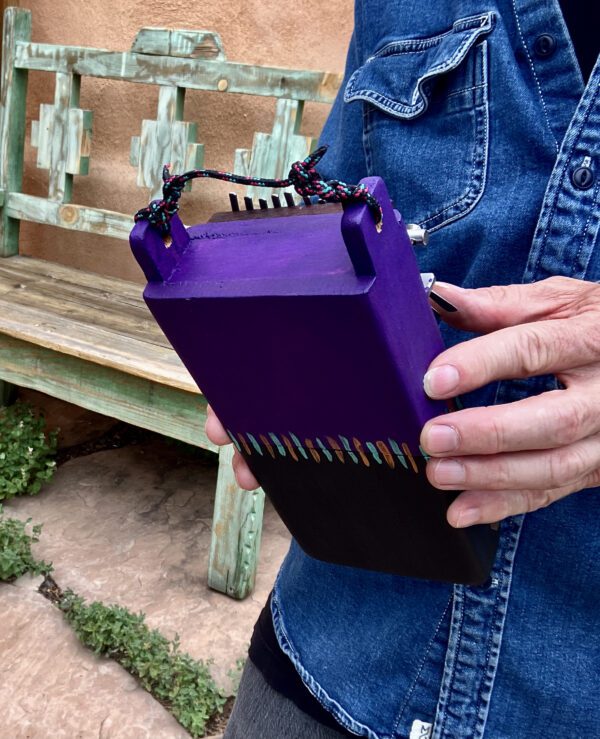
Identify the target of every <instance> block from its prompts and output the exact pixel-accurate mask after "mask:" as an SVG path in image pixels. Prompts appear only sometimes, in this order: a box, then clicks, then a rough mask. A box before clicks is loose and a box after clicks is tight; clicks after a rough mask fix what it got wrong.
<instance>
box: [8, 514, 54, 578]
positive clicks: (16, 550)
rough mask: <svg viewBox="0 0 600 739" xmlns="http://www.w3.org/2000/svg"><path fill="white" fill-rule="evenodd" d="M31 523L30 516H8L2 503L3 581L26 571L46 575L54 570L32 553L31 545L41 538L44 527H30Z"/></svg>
mask: <svg viewBox="0 0 600 739" xmlns="http://www.w3.org/2000/svg"><path fill="white" fill-rule="evenodd" d="M30 523H31V519H30V518H28V519H27V520H26V521H19V520H18V519H16V518H7V517H6V516H5V515H4V510H3V508H2V506H1V505H0V581H2V582H12V581H13V580H16V579H17V577H20V576H21V575H24V574H25V573H26V572H30V573H31V574H32V575H45V574H47V573H48V572H50V571H51V570H52V565H51V564H48V563H47V562H42V561H41V560H37V559H35V557H34V556H33V554H32V553H31V545H32V544H35V542H37V541H38V540H39V536H40V531H41V530H42V527H41V525H39V524H37V525H35V526H31V527H30ZM29 529H30V530H31V533H29Z"/></svg>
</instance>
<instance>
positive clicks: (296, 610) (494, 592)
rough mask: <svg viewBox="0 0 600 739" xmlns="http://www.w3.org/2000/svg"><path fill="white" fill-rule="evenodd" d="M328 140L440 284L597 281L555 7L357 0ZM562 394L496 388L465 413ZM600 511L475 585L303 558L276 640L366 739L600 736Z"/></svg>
mask: <svg viewBox="0 0 600 739" xmlns="http://www.w3.org/2000/svg"><path fill="white" fill-rule="evenodd" d="M592 30H593V29H592ZM321 140H322V142H324V143H329V144H330V150H329V153H328V155H327V157H326V158H325V159H324V160H323V165H324V166H323V174H324V175H326V176H330V177H335V178H337V179H342V180H345V181H348V182H357V181H358V180H359V179H360V178H361V177H363V176H365V175H366V174H377V175H380V176H382V177H383V178H384V179H385V181H386V183H387V186H388V189H389V190H390V193H391V195H392V198H393V199H394V201H395V204H396V206H397V207H398V209H399V210H400V211H401V212H402V214H403V216H404V218H405V220H406V221H407V222H417V223H421V224H422V225H424V226H425V227H427V228H428V229H429V230H430V231H431V240H430V244H429V246H427V247H424V248H421V249H419V251H418V254H419V260H420V265H421V268H422V269H423V271H427V272H429V271H432V272H434V273H435V274H436V276H437V278H438V279H440V280H444V281H447V282H454V283H457V284H462V285H464V286H467V287H480V286H485V285H492V284H509V283H515V282H522V281H525V282H531V281H535V280H540V279H544V278H545V277H549V276H551V275H554V274H562V275H567V276H572V277H576V278H581V279H587V280H594V281H600V248H598V231H599V229H600V207H599V200H600V187H599V182H600V68H599V67H598V65H597V66H596V68H595V70H594V73H593V75H592V77H591V79H590V81H589V82H588V84H587V86H584V82H583V79H582V76H581V73H580V70H579V68H578V66H577V61H576V57H575V54H574V52H573V47H572V44H571V42H570V40H569V37H568V34H567V30H566V26H565V24H564V21H563V18H562V16H561V13H560V7H559V4H558V2H557V1H555V0H495V1H492V2H489V1H487V0H486V1H485V2H480V1H479V0H448V1H446V2H440V1H439V0H436V1H435V2H432V3H423V2H422V1H421V0H358V1H357V3H356V27H355V34H354V38H353V42H352V45H351V49H350V55H349V59H348V74H347V76H346V79H345V81H344V88H343V90H342V94H341V95H340V97H339V98H338V101H337V103H336V105H335V107H334V111H333V113H332V116H331V117H330V120H329V122H328V124H327V126H326V128H325V130H324V133H323V136H322V139H321ZM325 170H327V171H325ZM443 333H444V338H445V340H446V342H447V343H448V344H450V343H454V342H456V341H460V340H463V339H465V338H467V335H465V334H462V333H460V332H458V331H453V330H451V329H449V328H447V327H444V328H443ZM554 386H555V380H554V379H553V378H548V377H546V378H537V379H534V380H529V381H519V382H503V383H499V384H495V385H494V386H489V387H487V388H484V389H483V390H481V391H480V392H477V393H473V394H472V395H471V396H468V397H467V398H466V400H467V402H469V403H472V404H474V403H477V404H490V403H494V402H508V401H511V400H516V399H519V398H522V397H525V396H526V395H529V394H532V393H536V392H541V391H543V390H545V389H548V388H552V387H554ZM599 503H600V492H599V491H598V490H595V491H586V492H584V493H580V494H576V495H572V496H570V497H568V498H566V499H564V500H563V501H560V502H559V503H556V504H554V505H553V506H551V507H550V508H548V509H544V510H542V511H538V512H536V513H534V514H530V515H528V516H527V517H525V519H524V520H523V518H522V517H517V518H514V519H512V520H509V521H506V522H504V523H503V524H502V527H501V532H502V534H501V544H500V548H499V553H498V557H497V561H496V565H495V567H494V571H493V572H492V576H491V578H490V580H489V582H488V583H486V584H485V585H484V586H482V587H478V588H470V587H463V586H455V587H453V586H452V585H448V584H443V583H435V582H426V581H418V580H411V579H408V578H402V577H395V576H391V575H383V574H379V573H374V572H367V571H361V570H355V569H351V568H346V567H340V566H334V565H328V564H325V563H322V562H318V561H316V560H314V559H311V558H309V557H308V556H306V555H305V554H304V553H303V552H302V551H301V550H300V548H299V547H298V545H297V544H295V543H294V544H292V548H291V550H290V553H289V554H288V556H287V558H286V560H285V562H284V565H283V567H282V570H281V573H280V575H279V578H278V581H277V583H276V587H275V590H274V594H273V602H272V610H273V618H274V625H275V630H276V633H277V636H278V639H279V643H280V644H281V646H282V648H283V650H284V651H285V652H286V654H288V656H290V658H291V659H292V661H293V662H294V664H295V666H296V668H297V670H298V672H299V673H300V675H301V677H302V679H303V680H304V682H305V684H306V685H307V687H308V688H309V689H310V690H311V692H312V693H313V694H314V695H315V696H316V697H317V698H318V700H319V701H320V702H321V703H322V704H323V705H324V706H326V707H327V709H328V710H329V711H331V713H333V715H334V716H335V717H336V718H337V719H338V721H340V722H341V723H342V724H343V725H344V726H345V727H347V728H348V729H350V730H352V731H354V732H355V733H357V734H358V735H364V736H369V737H372V739H396V738H398V737H408V736H409V734H410V732H411V727H413V724H414V726H415V727H418V726H419V724H418V723H414V722H415V721H417V722H418V721H422V722H424V723H425V724H433V723H435V726H434V728H430V729H426V728H425V729H423V731H424V732H426V731H429V734H427V733H423V734H422V736H423V737H429V736H431V737H433V738H434V739H463V738H464V739H467V737H468V739H477V738H478V737H485V739H513V737H519V739H521V738H522V737H542V736H543V737H545V739H552V738H553V737H567V736H575V735H577V734H576V733H574V732H577V731H581V730H583V729H585V727H588V728H589V727H595V728H596V729H597V727H598V726H600V698H599V697H598V696H597V686H596V685H594V681H593V680H590V679H589V676H593V675H598V674H600V627H599V626H598V619H597V614H598V612H600V568H598V566H597V562H598V559H599V557H600V536H599V533H600V516H598V504H599ZM365 505H368V501H365ZM342 518H343V514H342V513H340V520H342ZM341 525H342V524H341ZM424 547H426V542H425V543H424ZM415 731H416V729H415ZM416 735H418V734H416ZM411 737H412V735H411Z"/></svg>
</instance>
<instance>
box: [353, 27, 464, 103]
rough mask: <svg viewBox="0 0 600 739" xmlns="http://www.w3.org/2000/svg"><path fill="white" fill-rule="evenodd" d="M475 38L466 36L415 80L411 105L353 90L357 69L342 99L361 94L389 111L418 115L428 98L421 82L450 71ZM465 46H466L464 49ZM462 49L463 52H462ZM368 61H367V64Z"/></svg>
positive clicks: (366, 91) (365, 91) (374, 91)
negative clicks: (458, 44) (459, 43)
mask: <svg viewBox="0 0 600 739" xmlns="http://www.w3.org/2000/svg"><path fill="white" fill-rule="evenodd" d="M476 40H477V37H474V38H472V37H471V36H469V37H467V38H466V39H465V40H464V41H463V42H462V44H461V45H460V46H459V47H458V49H456V51H455V52H454V54H452V56H451V57H450V58H449V59H446V61H444V62H442V63H441V64H437V65H435V66H433V67H431V69H428V70H427V72H426V73H425V74H424V75H422V76H421V77H419V79H418V80H417V84H416V86H415V89H414V92H413V102H412V105H410V106H409V105H405V104H404V103H399V102H397V101H395V100H392V99H391V98H389V97H388V96H387V95H382V94H381V93H380V92H377V91H376V90H370V89H366V88H363V89H362V90H357V91H353V89H352V86H353V84H354V78H355V77H356V76H358V73H359V72H360V70H359V69H357V70H356V72H354V73H353V75H352V77H350V79H349V80H348V84H347V85H346V90H345V91H344V101H345V102H347V103H348V102H352V100H361V99H365V98H364V97H363V96H368V97H371V98H373V99H376V100H378V101H379V102H380V103H381V104H382V105H383V106H385V108H387V109H388V110H390V111H395V112H399V111H400V110H402V111H406V113H412V114H414V117H416V116H417V115H419V114H420V113H422V112H424V111H425V110H427V108H428V106H429V100H428V99H427V97H426V96H425V95H424V94H423V84H424V83H425V81H426V80H428V79H430V78H431V77H435V76H437V75H438V74H444V72H447V71H451V70H453V69H456V68H457V67H458V66H459V65H460V63H461V62H462V61H463V60H464V58H465V56H466V52H467V51H468V50H469V48H470V47H471V46H472V45H473V44H474V43H475V41H476ZM465 47H468V48H467V49H466V50H465ZM463 51H464V53H463ZM368 63H369V62H367V64H368ZM419 95H420V96H421V101H420V102H417V101H416V100H415V98H418V96H419Z"/></svg>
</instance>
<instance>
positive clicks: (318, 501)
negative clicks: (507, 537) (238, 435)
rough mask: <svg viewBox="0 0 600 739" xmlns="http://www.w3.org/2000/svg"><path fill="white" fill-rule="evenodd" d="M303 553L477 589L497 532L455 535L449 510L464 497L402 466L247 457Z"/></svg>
mask: <svg viewBox="0 0 600 739" xmlns="http://www.w3.org/2000/svg"><path fill="white" fill-rule="evenodd" d="M244 456H246V458H247V461H248V463H249V465H250V467H251V469H252V471H253V472H254V474H255V476H256V477H257V479H258V480H259V481H260V483H261V485H262V487H263V489H264V490H265V492H266V494H267V495H268V497H269V498H270V499H271V501H272V503H273V505H274V507H275V508H276V510H277V512H278V513H279V515H280V516H281V518H282V519H283V522H284V523H285V524H286V526H287V527H288V529H289V530H290V532H291V534H292V535H293V536H294V538H295V539H296V540H297V541H298V543H299V544H300V546H301V547H302V549H303V550H304V551H305V552H306V553H307V554H308V555H310V556H311V557H315V558H316V559H321V560H324V561H326V562H331V563H334V564H341V565H348V566H351V567H361V568H366V569H369V570H377V571H381V572H388V573H394V574H398V575H405V576H409V577H419V578H425V579H429V580H443V581H448V582H456V583H464V584H470V585H476V584H481V583H483V582H484V581H485V580H486V579H487V577H488V575H489V572H490V569H491V566H492V564H493V560H494V555H495V552H496V547H497V541H498V531H497V530H495V529H496V528H497V527H494V528H492V527H491V526H489V525H478V526H471V527H468V528H466V529H454V528H452V527H451V526H450V525H449V524H448V522H447V521H446V511H447V509H448V506H449V505H450V503H451V502H452V500H454V498H455V497H456V495H457V494H458V493H456V492H447V491H440V490H438V489H436V488H434V487H433V486H432V485H430V483H429V482H428V480H427V477H426V475H425V471H424V470H425V460H424V459H423V458H422V457H421V458H417V459H416V460H415V463H416V465H417V468H418V472H415V470H414V469H413V468H410V467H409V468H408V469H406V468H405V467H403V466H401V465H400V464H396V466H395V467H394V468H393V469H392V468H390V467H389V466H388V465H386V464H379V465H373V464H371V466H369V467H367V466H365V465H363V464H360V463H359V464H356V463H354V462H352V460H350V459H349V458H348V457H345V461H344V463H341V462H339V461H334V462H327V463H326V462H322V463H320V464H318V463H316V462H315V461H314V460H313V459H312V458H310V457H309V458H308V459H304V458H299V459H298V460H297V461H296V460H293V459H292V458H291V457H290V456H289V455H288V456H287V457H279V456H278V457H276V458H275V459H273V458H272V457H271V456H268V455H266V454H265V455H263V456H259V455H257V454H252V455H251V456H250V457H248V456H247V455H244Z"/></svg>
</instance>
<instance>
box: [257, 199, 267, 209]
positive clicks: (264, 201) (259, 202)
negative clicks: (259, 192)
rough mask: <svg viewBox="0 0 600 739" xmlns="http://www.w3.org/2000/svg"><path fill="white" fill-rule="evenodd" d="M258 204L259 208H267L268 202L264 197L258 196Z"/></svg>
mask: <svg viewBox="0 0 600 739" xmlns="http://www.w3.org/2000/svg"><path fill="white" fill-rule="evenodd" d="M258 204H259V205H260V209H261V210H267V209H268V207H269V204H268V203H267V201H266V200H265V199H264V198H259V199H258Z"/></svg>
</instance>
